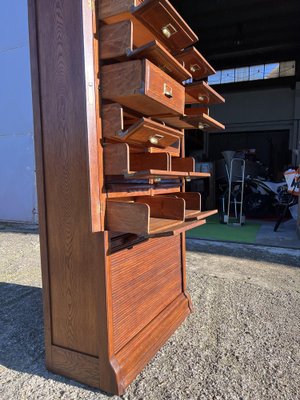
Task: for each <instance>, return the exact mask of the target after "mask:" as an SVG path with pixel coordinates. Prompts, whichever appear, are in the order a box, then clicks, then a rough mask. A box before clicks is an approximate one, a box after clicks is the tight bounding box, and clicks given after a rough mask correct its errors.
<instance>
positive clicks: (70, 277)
mask: <svg viewBox="0 0 300 400" xmlns="http://www.w3.org/2000/svg"><path fill="white" fill-rule="evenodd" d="M36 10H37V30H38V56H39V73H40V77H39V79H40V97H41V103H40V104H41V126H42V140H43V158H44V188H45V198H46V205H45V207H46V208H45V209H46V221H47V236H48V262H49V277H50V297H51V313H52V344H54V345H57V346H61V347H64V348H67V349H71V350H76V351H78V352H81V353H85V354H89V355H94V356H97V355H98V348H99V346H98V338H97V318H98V311H97V308H98V307H99V305H97V300H96V298H97V295H98V292H99V288H98V287H97V286H98V284H99V280H98V278H99V268H100V266H101V260H103V257H102V256H103V246H102V244H103V240H102V236H101V234H92V233H91V224H90V193H89V166H88V160H89V158H88V138H87V116H86V113H87V110H86V89H85V68H84V67H85V66H84V48H83V41H84V40H83V27H82V2H81V1H74V0H48V1H37V2H36Z"/></svg>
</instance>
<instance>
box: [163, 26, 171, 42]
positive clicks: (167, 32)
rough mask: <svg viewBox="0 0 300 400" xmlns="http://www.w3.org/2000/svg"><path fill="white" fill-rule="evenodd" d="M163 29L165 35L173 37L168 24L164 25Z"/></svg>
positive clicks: (168, 37)
mask: <svg viewBox="0 0 300 400" xmlns="http://www.w3.org/2000/svg"><path fill="white" fill-rule="evenodd" d="M161 30H162V33H163V34H164V35H165V37H166V38H167V39H170V37H171V31H170V29H169V28H168V27H167V26H164V27H163V28H162V29H161Z"/></svg>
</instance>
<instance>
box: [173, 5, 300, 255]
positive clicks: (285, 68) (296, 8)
mask: <svg viewBox="0 0 300 400" xmlns="http://www.w3.org/2000/svg"><path fill="white" fill-rule="evenodd" d="M172 3H173V4H174V6H175V7H176V8H177V9H178V11H179V12H180V13H181V14H182V16H183V17H184V18H185V20H186V21H187V22H188V23H189V24H190V25H191V27H192V28H193V29H194V31H195V32H196V34H197V35H198V37H199V43H198V44H197V45H196V47H197V48H198V50H199V51H200V52H201V53H202V54H203V55H204V57H206V58H207V59H208V61H209V62H210V63H211V64H212V65H213V67H214V68H215V70H216V74H215V75H213V76H211V77H209V79H208V83H209V84H210V85H211V86H212V87H213V88H214V89H215V90H216V91H217V92H218V93H220V94H221V95H222V96H224V97H225V100H226V102H225V104H222V105H215V106H211V107H210V115H211V116H212V117H213V118H215V119H217V120H218V121H220V122H222V123H224V124H225V126H226V130H225V132H223V131H222V132H216V133H199V131H194V132H193V131H191V132H190V133H189V134H188V135H187V139H186V153H187V155H190V156H193V157H194V158H195V159H196V165H197V168H198V170H202V169H203V168H204V169H208V170H209V171H210V172H212V175H213V178H212V179H211V181H210V182H207V181H205V182H204V181H194V182H192V183H191V184H190V185H189V186H190V190H194V191H195V190H199V191H200V192H202V193H203V197H205V199H206V206H207V208H212V207H216V208H219V210H220V207H221V206H220V202H221V200H220V199H221V198H222V185H223V187H224V186H226V182H225V181H226V179H225V181H224V175H225V160H224V157H223V156H222V152H224V151H228V150H230V151H234V152H236V153H235V157H241V158H245V159H246V172H245V175H246V181H245V194H244V209H245V210H244V212H243V214H246V224H245V227H248V228H246V229H250V231H251V232H250V236H249V235H247V234H246V236H245V238H244V239H243V227H234V228H232V227H229V226H226V227H225V226H224V225H222V224H220V223H219V221H216V219H214V217H212V221H211V224H208V225H207V229H208V231H207V232H206V231H205V229H202V230H201V231H200V230H199V231H198V232H192V233H191V237H200V238H211V239H216V240H218V239H219V240H233V241H235V240H236V241H242V242H243V241H244V240H245V242H248V243H250V242H251V243H257V244H268V245H272V244H276V245H279V243H280V245H281V246H287V247H296V248H299V247H300V242H299V239H298V237H297V233H296V231H297V227H296V226H297V222H296V219H295V215H294V218H292V215H291V213H290V212H289V211H288V212H287V213H286V216H285V218H284V220H283V222H282V223H281V224H280V226H279V228H278V230H277V232H274V225H275V223H276V221H278V216H280V215H281V214H282V212H283V211H282V207H283V206H282V205H280V204H279V205H278V204H277V203H278V201H277V200H278V199H276V197H277V194H276V193H275V200H274V192H271V193H270V194H269V193H268V194H267V195H266V196H265V197H264V199H265V200H264V201H265V204H264V205H262V206H261V207H260V206H257V209H254V208H255V207H254V206H253V204H254V203H253V195H252V194H251V196H250V197H249V198H248V201H247V193H248V195H249V191H250V192H251V191H252V190H253V188H251V187H252V186H253V185H252V183H253V182H257V179H259V181H262V182H263V183H262V185H264V182H265V181H267V182H272V183H279V185H276V186H275V191H277V190H280V189H278V187H279V186H280V183H281V185H282V183H284V182H285V179H284V175H283V173H284V171H286V170H288V169H290V168H295V169H296V168H297V167H298V166H299V162H300V158H299V149H300V124H299V121H300V56H299V55H300V31H299V28H298V27H299V25H300V3H299V1H297V0H289V1H287V2H281V1H274V0H259V1H258V0H245V1H243V2H240V1H238V0H228V1H222V0H212V1H210V2H198V1H190V2H189V6H188V7H187V6H186V3H185V2H182V1H179V0H174V1H173V2H172ZM190 3H191V4H190ZM253 179H254V181H253ZM255 185H256V183H255ZM271 185H272V184H271ZM227 186H228V179H227ZM249 186H250V189H249ZM223 191H224V188H223ZM263 193H264V194H265V192H263ZM268 195H269V199H268V198H267V196H268ZM254 197H255V196H254ZM285 200H286V199H285ZM289 200H290V199H289ZM289 200H288V201H289ZM291 201H292V202H291V204H294V203H297V201H298V199H297V197H296V196H295V197H293V198H292V200H291ZM226 202H227V199H226ZM251 202H252V205H251V204H250V203H251ZM280 202H281V203H282V202H283V203H284V200H283V199H279V203H280ZM295 208H297V206H296V207H294V210H295ZM296 217H297V215H296ZM212 224H213V225H212ZM245 227H244V228H245ZM244 232H245V229H244ZM228 238H229V239H228Z"/></svg>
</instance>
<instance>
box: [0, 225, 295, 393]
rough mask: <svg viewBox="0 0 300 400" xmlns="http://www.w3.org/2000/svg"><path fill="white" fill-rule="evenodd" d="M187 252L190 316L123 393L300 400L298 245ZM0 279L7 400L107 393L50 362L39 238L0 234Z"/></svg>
mask: <svg viewBox="0 0 300 400" xmlns="http://www.w3.org/2000/svg"><path fill="white" fill-rule="evenodd" d="M188 248H189V251H188V253H187V263H188V286H189V291H190V293H191V297H192V299H193V303H194V308H195V310H194V313H193V314H192V315H191V316H190V317H189V318H188V319H187V320H186V322H185V323H184V324H183V325H182V326H181V327H180V328H179V329H178V330H177V332H176V333H175V334H174V335H173V336H172V337H171V339H170V340H169V341H168V342H167V344H166V345H165V346H164V347H163V348H162V349H161V351H160V352H159V353H158V354H157V356H156V357H155V358H154V360H152V362H151V363H150V364H149V365H148V366H147V367H146V368H145V370H144V371H143V372H142V373H141V374H140V375H139V376H138V378H137V379H136V380H135V382H134V383H133V384H132V385H131V386H130V387H129V388H128V390H127V392H126V394H125V396H124V397H123V398H124V399H128V400H129V399H131V400H133V399H134V400H165V399H174V400H175V399H176V400H177V399H195V400H198V399H199V400H200V399H201V400H202V399H203V400H217V399H220V400H221V399H222V400H223V399H225V400H227V399H228V400H277V399H278V400H282V399H288V400H298V399H300V252H299V250H287V249H268V248H259V247H255V246H246V245H233V244H230V243H229V244H222V243H212V242H207V241H196V240H195V241H191V240H190V241H188ZM0 281H1V285H0V304H1V308H0V398H1V400H6V399H7V400H12V399H14V400H19V399H30V400H31V399H43V400H44V399H47V400H49V399H50V400H52V399H53V400H57V399H64V400H71V399H78V400H79V399H83V400H84V399H89V400H92V399H93V400H94V399H107V398H108V396H106V395H105V394H103V393H101V392H99V391H95V390H92V389H90V388H87V387H85V386H83V385H80V384H78V383H76V382H74V381H71V380H68V379H65V378H62V377H60V376H57V375H54V374H51V373H49V372H48V371H47V370H46V369H45V367H44V351H43V323H42V304H41V296H42V293H41V289H40V287H41V278H40V261H39V241H38V235H37V234H32V233H31V234H21V233H12V232H0ZM111 399H117V397H111Z"/></svg>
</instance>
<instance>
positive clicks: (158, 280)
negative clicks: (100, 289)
mask: <svg viewBox="0 0 300 400" xmlns="http://www.w3.org/2000/svg"><path fill="white" fill-rule="evenodd" d="M110 266H111V287H112V310H113V338H114V350H115V352H116V353H117V352H118V351H119V350H120V349H121V348H122V347H123V346H124V345H125V344H126V343H128V342H129V341H130V340H131V339H132V338H133V337H134V336H135V335H137V334H138V333H139V332H140V331H141V330H142V329H143V328H144V327H145V326H146V325H147V324H149V323H150V322H151V321H152V320H153V319H154V318H155V317H156V316H157V315H158V314H159V313H160V312H162V311H163V310H164V309H165V308H166V307H167V306H168V305H169V304H170V303H172V301H174V299H175V298H176V297H178V296H179V295H180V294H181V293H182V291H183V290H182V267H181V241H180V236H179V235H178V236H173V237H168V238H157V239H150V240H148V241H146V242H144V243H142V244H139V245H137V246H135V247H133V248H132V249H128V250H127V249H126V250H122V251H120V252H118V253H115V254H113V255H112V256H111V257H110Z"/></svg>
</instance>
